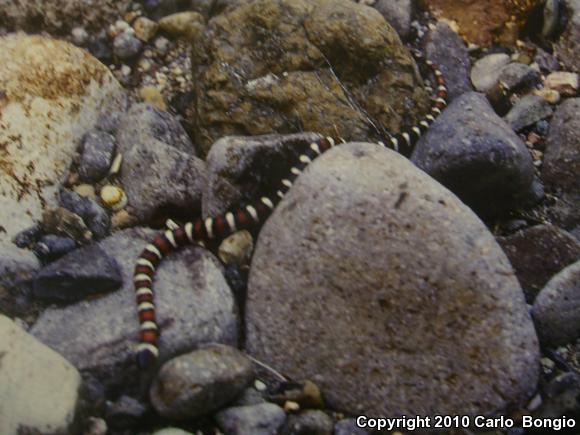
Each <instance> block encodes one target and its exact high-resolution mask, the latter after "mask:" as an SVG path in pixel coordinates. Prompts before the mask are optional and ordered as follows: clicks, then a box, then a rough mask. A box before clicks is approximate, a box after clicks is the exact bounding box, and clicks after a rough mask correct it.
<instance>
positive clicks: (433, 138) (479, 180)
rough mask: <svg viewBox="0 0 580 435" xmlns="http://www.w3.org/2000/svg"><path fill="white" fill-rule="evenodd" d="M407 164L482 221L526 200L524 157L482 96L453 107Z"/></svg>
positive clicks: (530, 173)
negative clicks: (438, 185)
mask: <svg viewBox="0 0 580 435" xmlns="http://www.w3.org/2000/svg"><path fill="white" fill-rule="evenodd" d="M411 160H412V162H413V163H415V164H416V165H417V166H418V167H419V168H421V169H423V170H424V171H425V172H427V173H428V174H429V175H431V176H432V177H433V178H435V179H436V180H437V181H439V182H440V183H441V184H443V185H444V186H446V187H447V188H448V189H450V190H451V191H453V192H454V193H455V194H456V195H457V196H459V198H461V200H462V201H463V202H465V203H466V204H467V205H469V206H470V207H471V208H473V209H474V210H475V211H476V212H477V213H478V214H479V215H482V216H484V217H488V216H493V215H497V214H501V213H503V212H505V211H507V210H511V209H514V208H516V207H518V206H520V205H522V204H524V203H525V202H527V201H529V199H530V196H531V195H532V183H533V179H534V167H533V164H532V159H531V157H530V153H529V151H528V149H527V148H526V146H525V144H524V143H523V142H522V140H521V139H520V138H519V137H518V136H517V135H516V134H515V133H514V132H513V131H511V129H510V128H509V127H508V126H507V125H506V124H505V123H504V122H503V121H502V119H501V118H499V117H498V116H497V115H496V114H495V113H494V111H493V109H492V108H491V106H490V105H489V103H488V102H487V99H486V98H485V96H484V95H482V94H478V93H475V92H469V93H466V94H463V95H462V96H461V97H459V98H458V99H456V100H455V101H453V103H451V105H450V106H449V107H448V108H447V109H446V110H445V111H444V112H443V114H442V115H441V116H440V117H439V118H438V119H437V120H436V121H435V123H433V125H432V126H431V128H430V129H429V131H428V132H427V133H426V134H425V135H424V136H423V137H422V138H421V139H420V140H419V142H418V143H417V146H416V148H415V151H414V152H413V155H412V157H411Z"/></svg>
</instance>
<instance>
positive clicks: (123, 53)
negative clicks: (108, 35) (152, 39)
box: [113, 32, 143, 60]
mask: <svg viewBox="0 0 580 435" xmlns="http://www.w3.org/2000/svg"><path fill="white" fill-rule="evenodd" d="M142 46H143V43H142V42H141V41H140V40H139V39H138V38H137V37H135V36H134V35H132V34H131V33H129V32H121V33H119V34H118V35H117V36H116V37H115V39H114V41H113V52H114V53H115V56H117V57H118V58H120V59H122V60H129V59H132V58H134V57H135V56H137V55H138V54H139V52H140V51H141V47H142Z"/></svg>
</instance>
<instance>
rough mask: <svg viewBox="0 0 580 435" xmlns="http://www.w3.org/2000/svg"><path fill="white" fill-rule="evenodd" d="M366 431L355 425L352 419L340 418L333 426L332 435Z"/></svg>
mask: <svg viewBox="0 0 580 435" xmlns="http://www.w3.org/2000/svg"><path fill="white" fill-rule="evenodd" d="M367 434H368V432H367V431H366V430H364V429H361V428H360V427H358V426H357V424H356V421H355V420H354V419H346V420H340V421H338V422H336V425H335V426H334V435H367Z"/></svg>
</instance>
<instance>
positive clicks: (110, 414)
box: [105, 396, 147, 429]
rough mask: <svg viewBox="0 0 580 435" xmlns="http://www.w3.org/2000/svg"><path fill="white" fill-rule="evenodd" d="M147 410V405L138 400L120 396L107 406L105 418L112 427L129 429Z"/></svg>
mask: <svg viewBox="0 0 580 435" xmlns="http://www.w3.org/2000/svg"><path fill="white" fill-rule="evenodd" d="M146 412H147V407H146V406H145V405H143V404H142V403H141V402H139V401H138V400H136V399H134V398H132V397H129V396H121V397H120V398H119V399H117V400H116V401H115V402H114V403H110V404H108V406H107V410H106V413H105V419H106V420H107V424H108V426H109V427H111V428H113V429H130V428H133V427H135V426H136V425H137V424H138V423H139V420H140V419H141V418H142V417H143V416H144V415H145V413H146Z"/></svg>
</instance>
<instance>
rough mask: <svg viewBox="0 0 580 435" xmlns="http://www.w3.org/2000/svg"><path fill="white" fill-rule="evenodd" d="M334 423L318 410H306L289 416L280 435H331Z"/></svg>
mask: <svg viewBox="0 0 580 435" xmlns="http://www.w3.org/2000/svg"><path fill="white" fill-rule="evenodd" d="M333 433H334V422H333V421H332V418H330V417H329V416H328V415H327V414H325V413H324V412H322V411H319V410H314V409H310V410H306V411H303V412H301V413H300V414H295V415H290V416H289V417H288V419H287V420H286V425H285V426H284V428H283V429H282V432H281V435H332V434H333Z"/></svg>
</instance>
